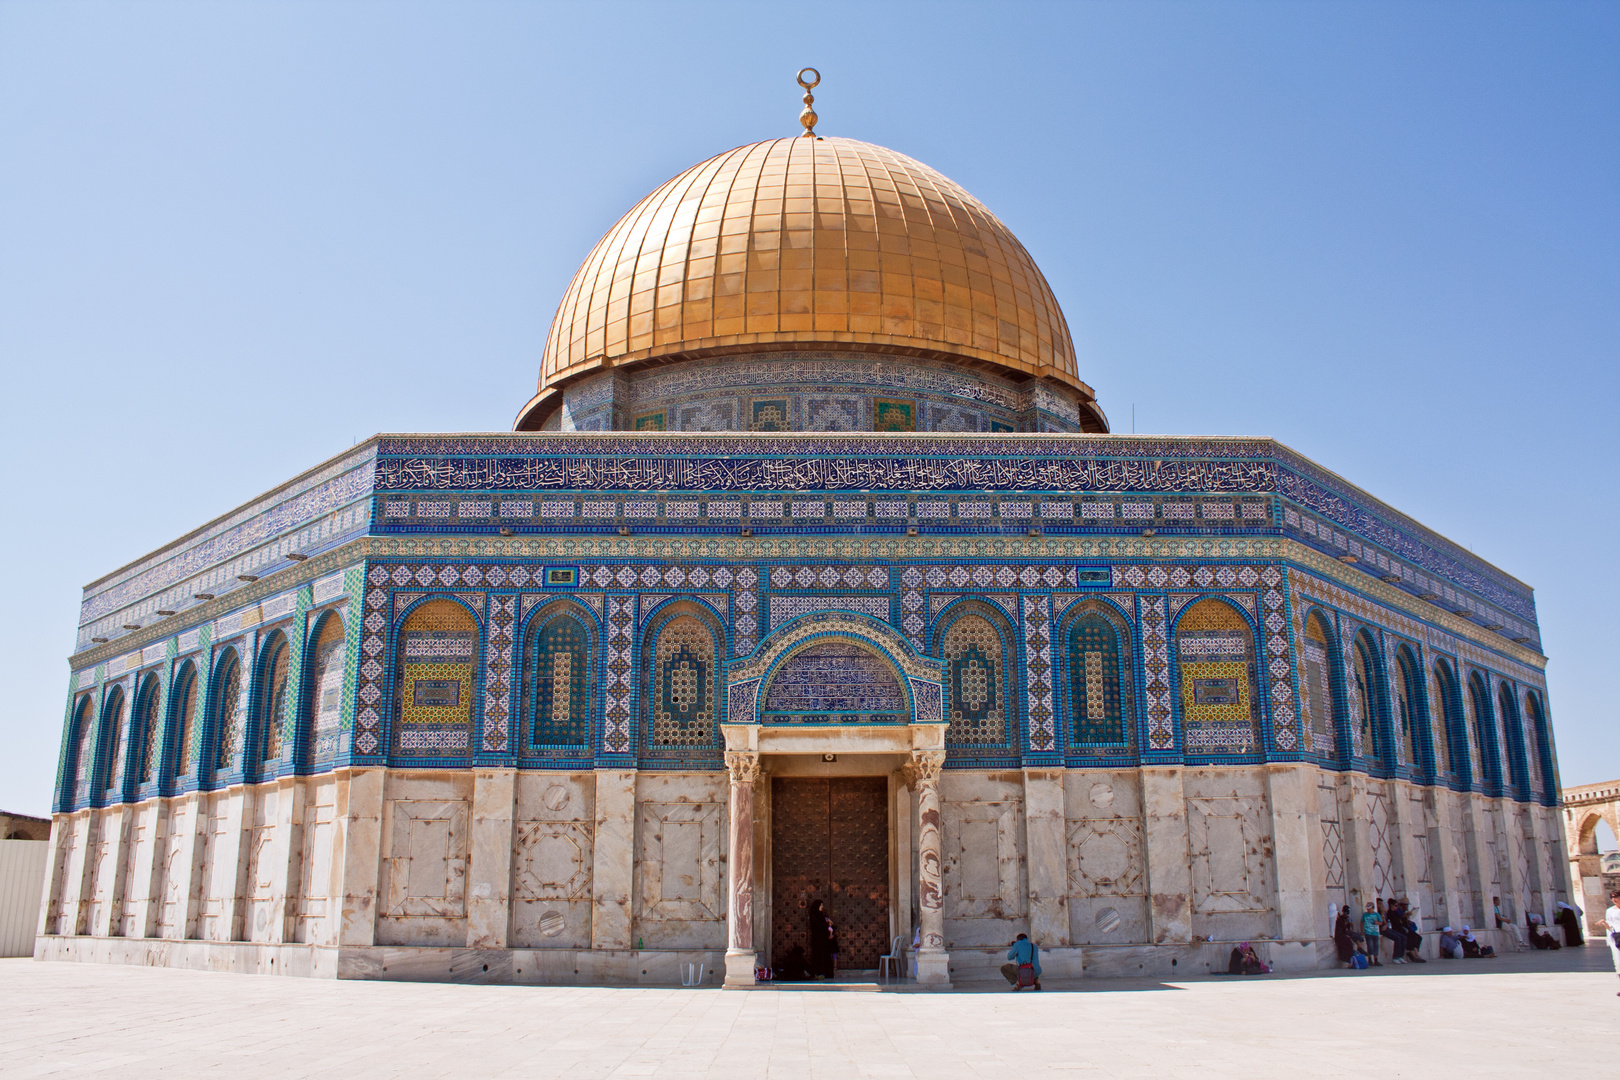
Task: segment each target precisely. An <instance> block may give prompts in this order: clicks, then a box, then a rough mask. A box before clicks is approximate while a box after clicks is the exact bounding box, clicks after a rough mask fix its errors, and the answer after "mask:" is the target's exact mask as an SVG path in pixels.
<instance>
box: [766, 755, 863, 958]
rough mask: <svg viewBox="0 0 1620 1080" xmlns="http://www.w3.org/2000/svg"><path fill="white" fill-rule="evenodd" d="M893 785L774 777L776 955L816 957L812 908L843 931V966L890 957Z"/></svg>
mask: <svg viewBox="0 0 1620 1080" xmlns="http://www.w3.org/2000/svg"><path fill="white" fill-rule="evenodd" d="M888 801H889V782H888V779H887V778H886V777H882V776H831V777H822V776H815V777H796V776H778V777H773V778H772V779H771V956H772V962H773V963H781V961H782V958H783V957H785V956H787V955H788V953H789V952H790V951H791V950H792V948H793V946H795V945H798V946H800V947H801V948H802V949H804V951H805V954H806V955H809V952H810V936H809V930H808V928H807V925H808V921H809V911H810V903H811V901H813V900H820V901H821V902H822V904H823V905H824V906H825V908H826V910H827V912H828V914H829V916H830V917H831V918H832V921H833V925H834V926H835V927H837V930H838V966H839V967H840V968H844V969H856V970H861V969H871V968H876V967H877V966H878V957H879V956H882V955H883V954H884V953H886V952H888V951H889V945H890V942H889V807H888Z"/></svg>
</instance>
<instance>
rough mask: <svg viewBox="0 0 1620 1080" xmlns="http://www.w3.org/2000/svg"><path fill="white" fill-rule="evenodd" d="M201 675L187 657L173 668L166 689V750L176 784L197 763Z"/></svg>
mask: <svg viewBox="0 0 1620 1080" xmlns="http://www.w3.org/2000/svg"><path fill="white" fill-rule="evenodd" d="M200 686H201V678H200V676H199V674H198V672H197V665H196V663H195V662H194V661H192V660H186V661H185V662H183V663H182V664H181V665H180V667H179V668H178V669H177V670H176V671H175V674H174V684H173V686H172V687H171V689H170V690H169V720H168V728H169V730H170V731H172V732H174V736H173V738H172V739H171V740H170V745H171V746H172V747H173V749H172V750H170V751H169V760H170V763H171V765H170V774H169V775H170V777H171V783H172V784H173V785H174V786H176V787H178V786H179V785H180V783H181V781H183V780H185V779H186V778H187V777H189V776H190V775H191V770H192V767H193V766H194V765H196V763H197V762H196V759H197V757H198V754H197V746H196V742H197V722H198V709H199V705H200V703H199V702H198V700H197V698H198V690H199V689H200Z"/></svg>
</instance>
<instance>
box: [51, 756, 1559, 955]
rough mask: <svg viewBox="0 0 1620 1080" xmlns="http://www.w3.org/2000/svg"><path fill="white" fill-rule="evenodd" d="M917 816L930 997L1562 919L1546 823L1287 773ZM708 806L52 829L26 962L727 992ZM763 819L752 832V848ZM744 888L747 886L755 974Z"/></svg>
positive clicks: (354, 808) (970, 776)
mask: <svg viewBox="0 0 1620 1080" xmlns="http://www.w3.org/2000/svg"><path fill="white" fill-rule="evenodd" d="M766 771H767V772H768V771H769V759H768V758H767V759H766ZM938 791H939V814H938V820H939V850H940V866H941V886H942V889H941V891H942V893H943V938H944V940H943V943H942V945H943V949H944V952H945V953H946V954H948V957H949V961H948V963H949V977H950V980H951V981H952V982H953V983H954V982H957V981H972V980H974V979H976V978H979V977H981V976H982V977H986V978H993V977H999V975H998V972H999V967H1000V964H1001V963H1002V962H1004V954H1005V951H1006V948H1007V946H1008V944H1009V943H1010V942H1011V941H1012V939H1013V938H1014V937H1015V936H1016V935H1017V934H1019V933H1027V934H1029V935H1030V936H1031V937H1032V938H1033V939H1034V940H1035V941H1036V942H1037V943H1038V944H1039V945H1040V946H1041V947H1042V950H1043V962H1044V963H1045V966H1046V967H1047V969H1048V972H1049V977H1054V978H1063V977H1079V976H1080V975H1081V974H1084V975H1086V976H1088V977H1097V976H1137V975H1151V976H1154V977H1159V978H1164V977H1170V976H1173V975H1176V974H1186V973H1187V972H1188V971H1189V970H1191V971H1193V972H1194V973H1202V972H1204V971H1206V970H1209V969H1211V968H1217V969H1220V968H1224V965H1225V959H1226V952H1227V951H1228V950H1229V949H1230V947H1231V943H1232V942H1234V941H1240V940H1247V941H1252V942H1255V943H1256V944H1257V945H1258V946H1260V947H1261V952H1262V955H1263V956H1266V957H1268V958H1269V960H1270V962H1272V963H1273V964H1274V965H1275V966H1277V967H1278V968H1280V969H1283V970H1297V969H1309V968H1315V967H1319V966H1330V965H1331V964H1332V963H1333V962H1334V959H1333V955H1332V946H1331V933H1332V926H1333V914H1334V912H1335V910H1336V909H1337V908H1338V907H1340V906H1341V905H1344V904H1349V905H1350V906H1351V908H1352V910H1353V911H1359V910H1360V908H1361V906H1362V905H1363V904H1364V903H1365V902H1366V901H1367V900H1368V899H1371V898H1373V897H1375V896H1407V897H1410V898H1411V900H1412V901H1413V902H1414V903H1415V904H1416V905H1417V906H1418V908H1419V910H1420V918H1421V922H1422V926H1423V929H1424V930H1425V931H1426V932H1429V933H1428V934H1427V938H1426V942H1425V946H1424V950H1425V952H1426V953H1429V954H1432V951H1433V942H1434V938H1435V936H1436V935H1434V934H1433V933H1432V931H1435V930H1437V929H1438V928H1439V927H1440V926H1442V925H1446V924H1448V923H1449V924H1457V925H1460V924H1462V923H1464V922H1467V923H1470V924H1471V925H1472V926H1473V927H1474V928H1475V930H1476V932H1480V933H1479V936H1480V938H1481V940H1482V941H1484V942H1487V943H1491V942H1492V941H1493V939H1494V938H1498V937H1499V938H1500V939H1501V941H1500V943H1499V947H1510V940H1509V935H1508V934H1507V932H1505V931H1503V932H1498V931H1496V930H1495V929H1494V926H1491V927H1490V928H1489V929H1487V921H1486V920H1485V919H1483V918H1482V917H1481V916H1482V915H1483V914H1484V913H1486V912H1488V911H1489V905H1490V904H1491V902H1492V897H1495V896H1501V897H1502V899H1503V909H1504V912H1505V913H1506V914H1507V915H1508V916H1509V917H1510V918H1512V919H1513V920H1514V921H1515V923H1516V924H1518V925H1522V922H1523V913H1524V911H1526V910H1540V911H1546V910H1547V909H1549V908H1552V907H1554V906H1555V905H1556V903H1557V902H1558V901H1559V900H1561V899H1565V898H1567V895H1568V894H1567V891H1566V890H1567V888H1568V885H1567V880H1566V877H1565V875H1566V873H1567V871H1566V869H1565V868H1566V865H1567V864H1566V863H1565V862H1564V860H1563V857H1562V854H1563V853H1562V848H1561V836H1562V833H1561V828H1562V826H1561V822H1560V821H1559V818H1558V812H1557V811H1556V809H1553V808H1545V807H1538V806H1524V805H1522V804H1514V803H1511V802H1503V801H1502V800H1494V799H1488V798H1485V797H1483V796H1476V795H1468V794H1459V793H1455V792H1451V791H1448V790H1445V789H1436V788H1429V787H1423V786H1421V785H1413V784H1409V783H1406V782H1405V781H1392V780H1378V779H1369V778H1368V777H1366V776H1364V775H1362V774H1354V773H1334V772H1327V771H1323V770H1319V769H1317V768H1315V767H1314V766H1309V765H1271V766H1263V765H1261V766H1244V767H1231V768H1214V767H1180V766H1165V767H1154V768H1143V769H1121V770H1107V769H1084V770H1081V769H1071V770H1064V769H1060V768H1051V769H1047V768H1042V769H1027V770H952V769H946V770H944V771H943V772H942V773H941V774H940V779H939V781H938ZM729 797H730V779H729V777H728V774H727V773H726V772H723V771H713V772H662V771H641V772H637V771H635V770H608V771H597V772H592V771H575V772H538V771H516V770H511V769H475V770H465V771H452V770H426V769H424V770H384V769H353V770H344V771H341V772H338V773H334V774H327V775H322V776H316V777H300V778H286V779H282V780H279V781H276V782H273V783H268V784H263V785H257V786H247V787H243V786H238V787H234V788H229V789H226V790H223V791H218V792H209V793H203V794H195V793H193V794H188V795H184V796H179V797H176V798H173V799H152V800H147V801H146V802H142V803H137V804H133V805H130V806H121V807H113V808H108V809H106V810H86V811H79V812H77V813H74V814H62V815H58V816H57V818H56V820H55V821H54V822H53V828H52V839H51V844H52V845H53V847H52V853H51V860H50V863H49V867H50V869H49V871H48V874H49V886H48V895H47V903H46V905H45V907H44V914H43V916H42V927H41V929H42V934H43V936H41V937H40V938H39V942H38V945H37V948H36V956H38V957H39V958H41V959H61V960H81V961H100V962H117V963H138V964H152V965H163V966H175V967H188V968H198V969H206V970H229V971H248V972H262V973H280V974H296V975H306V976H312V977H343V978H348V977H352V978H401V979H444V980H451V981H533V982H546V981H555V982H570V981H578V982H580V983H591V982H609V983H635V982H638V981H643V980H645V981H649V982H658V983H670V982H679V981H680V975H681V971H680V970H678V969H679V968H680V965H683V964H687V963H699V964H703V965H705V966H707V967H709V968H710V969H711V970H713V971H719V972H721V973H722V974H723V972H724V955H725V949H726V944H727V915H728V910H727V909H728V901H729V892H730V890H728V887H727V880H728V876H727V875H728V865H727V841H728V829H729V828H730V822H729V815H730V809H729ZM914 799H915V793H913V792H909V791H907V790H906V789H905V787H904V785H903V784H901V785H899V786H898V787H897V788H896V789H895V797H894V798H893V799H891V800H890V803H891V804H892V805H891V810H890V814H891V819H892V820H891V822H890V825H891V833H890V835H891V862H892V864H893V867H894V870H893V874H894V885H895V887H894V888H893V890H892V906H891V910H892V912H893V919H892V923H893V925H892V928H891V933H894V934H900V935H902V936H903V937H904V938H905V939H906V940H908V941H909V940H910V930H911V927H912V926H913V920H914V919H915V918H916V917H917V909H916V906H915V903H914V897H915V896H916V883H915V881H914V880H913V879H914V878H915V876H916V874H917V872H918V871H917V864H916V859H915V858H914V855H915V852H916V851H917V850H918V845H919V836H918V829H919V827H920V823H919V819H918V815H917V814H916V812H915V808H914V806H913V802H914ZM769 813H770V808H769V805H768V802H767V801H758V802H757V803H756V811H755V815H756V816H755V822H754V826H755V829H756V831H757V833H758V834H759V835H761V836H768V835H769V829H770V827H771V826H770V820H769ZM769 866H770V862H769V859H768V858H766V857H764V855H763V854H760V855H759V857H757V858H755V859H754V860H753V865H752V867H751V871H752V873H753V875H754V888H753V894H754V896H755V897H756V901H755V903H756V905H757V906H756V911H755V920H756V922H755V924H754V925H755V930H756V936H755V943H756V946H758V945H759V943H761V942H768V941H769V940H770V935H769V932H768V931H769V925H770V922H769V920H770V917H771V913H770V909H769V898H770V896H771V890H770V882H769V880H768V874H769ZM767 951H768V947H761V951H760V953H759V962H760V963H762V964H764V963H769V962H770V957H769V956H768V955H767ZM998 957H1001V958H1003V959H998ZM486 964H487V965H488V971H486V970H485V965H486ZM638 964H639V965H640V966H638ZM441 968H442V969H443V970H442V971H441V970H440V969H441ZM643 971H645V972H646V974H643Z"/></svg>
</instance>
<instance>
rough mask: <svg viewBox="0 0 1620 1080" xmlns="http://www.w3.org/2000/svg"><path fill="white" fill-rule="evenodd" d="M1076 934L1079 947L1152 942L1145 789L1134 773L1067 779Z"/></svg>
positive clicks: (1079, 774) (1076, 774)
mask: <svg viewBox="0 0 1620 1080" xmlns="http://www.w3.org/2000/svg"><path fill="white" fill-rule="evenodd" d="M1063 807H1064V811H1065V814H1064V817H1065V819H1066V820H1065V826H1066V827H1065V833H1066V836H1067V840H1068V844H1067V853H1068V880H1069V934H1070V938H1071V940H1072V941H1073V942H1074V944H1076V945H1131V944H1142V943H1146V942H1148V941H1150V940H1152V937H1151V935H1152V926H1151V923H1150V920H1149V913H1148V881H1147V849H1146V846H1145V838H1144V831H1143V825H1142V784H1141V779H1140V777H1138V776H1137V774H1136V773H1135V772H1134V771H1130V772H1101V771H1094V770H1091V769H1085V770H1079V769H1071V770H1069V772H1068V773H1067V774H1066V775H1065V776H1064V799H1063Z"/></svg>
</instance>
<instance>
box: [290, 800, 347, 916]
mask: <svg viewBox="0 0 1620 1080" xmlns="http://www.w3.org/2000/svg"><path fill="white" fill-rule="evenodd" d="M337 796H338V793H337V781H336V780H335V779H334V778H332V777H330V776H325V777H315V778H312V779H311V780H310V782H309V788H308V789H307V790H306V792H305V802H304V821H303V829H302V836H301V841H302V844H301V846H302V849H303V850H302V854H301V856H300V858H299V859H298V888H297V893H296V895H295V896H293V897H289V898H288V901H287V903H288V907H289V908H290V909H291V910H292V911H293V913H294V914H293V940H295V941H301V942H305V943H307V944H310V945H332V944H335V943H336V941H337V930H336V927H337V920H336V916H337V912H336V911H335V910H334V905H335V903H336V900H335V898H336V897H338V896H341V895H342V894H343V886H342V882H340V881H337V880H336V878H335V873H336V866H337V864H336V863H335V862H334V860H333V858H332V856H333V852H334V846H335V845H336V843H337Z"/></svg>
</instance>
